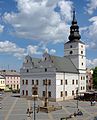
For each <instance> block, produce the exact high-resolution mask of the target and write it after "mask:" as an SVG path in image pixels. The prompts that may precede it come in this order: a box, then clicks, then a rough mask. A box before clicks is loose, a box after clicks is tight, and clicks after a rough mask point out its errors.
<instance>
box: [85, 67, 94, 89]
mask: <svg viewBox="0 0 97 120" xmlns="http://www.w3.org/2000/svg"><path fill="white" fill-rule="evenodd" d="M86 89H87V91H90V90H92V89H93V70H91V69H86Z"/></svg>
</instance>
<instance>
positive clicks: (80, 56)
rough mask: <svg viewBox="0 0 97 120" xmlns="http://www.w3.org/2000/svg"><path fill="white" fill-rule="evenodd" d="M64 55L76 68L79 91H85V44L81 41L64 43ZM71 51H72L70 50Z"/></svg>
mask: <svg viewBox="0 0 97 120" xmlns="http://www.w3.org/2000/svg"><path fill="white" fill-rule="evenodd" d="M64 51H65V56H66V57H69V58H70V59H71V60H72V62H73V64H74V65H75V67H76V68H77V70H78V72H79V75H78V80H79V86H78V89H79V93H83V92H85V91H86V55H85V44H84V43H82V42H70V43H66V44H65V45H64ZM71 51H72V52H71Z"/></svg>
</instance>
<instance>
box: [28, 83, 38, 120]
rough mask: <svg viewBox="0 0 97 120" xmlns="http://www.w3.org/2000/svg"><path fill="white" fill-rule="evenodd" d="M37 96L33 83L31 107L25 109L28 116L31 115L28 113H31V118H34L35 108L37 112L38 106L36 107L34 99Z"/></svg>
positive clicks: (34, 119)
mask: <svg viewBox="0 0 97 120" xmlns="http://www.w3.org/2000/svg"><path fill="white" fill-rule="evenodd" d="M37 98H38V95H37V86H36V85H34V87H32V99H33V107H31V108H28V109H27V114H28V117H31V116H30V115H31V114H32V113H33V120H36V110H37V113H38V112H39V106H38V107H36V99H37Z"/></svg>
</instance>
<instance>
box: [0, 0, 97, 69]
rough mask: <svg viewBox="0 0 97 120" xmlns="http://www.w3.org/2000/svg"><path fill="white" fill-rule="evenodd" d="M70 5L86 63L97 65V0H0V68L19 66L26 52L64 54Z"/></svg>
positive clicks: (35, 54) (36, 54)
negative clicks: (77, 26) (78, 30)
mask: <svg viewBox="0 0 97 120" xmlns="http://www.w3.org/2000/svg"><path fill="white" fill-rule="evenodd" d="M73 8H75V10H76V18H77V21H78V25H79V27H80V34H81V40H82V41H83V42H84V43H85V44H86V58H87V67H95V66H97V0H51V1H50V0H0V69H17V70H19V69H20V67H21V66H22V62H23V60H24V57H25V56H26V55H27V54H29V55H31V56H32V57H42V54H43V52H44V51H48V53H50V54H53V55H57V56H64V43H65V42H66V41H68V35H69V27H70V25H71V21H72V10H73Z"/></svg>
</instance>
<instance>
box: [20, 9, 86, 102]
mask: <svg viewBox="0 0 97 120" xmlns="http://www.w3.org/2000/svg"><path fill="white" fill-rule="evenodd" d="M80 39H81V36H80V34H79V26H78V25H77V20H76V18H75V11H73V20H72V25H71V27H70V35H69V41H68V42H66V43H65V44H64V56H63V57H60V56H53V55H50V54H49V53H47V52H45V53H44V54H43V57H42V58H32V57H31V56H29V55H27V56H26V57H25V60H24V62H23V65H22V68H21V69H20V74H21V80H20V95H21V96H22V97H31V96H32V93H33V89H32V88H33V86H34V85H36V86H37V88H38V93H37V94H38V97H39V98H42V99H43V98H44V97H45V94H46V91H45V80H47V81H48V85H47V87H48V98H49V100H52V101H63V100H67V99H73V98H74V97H75V96H76V95H77V94H81V93H84V92H86V54H85V44H84V43H83V42H82V41H81V40H80Z"/></svg>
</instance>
